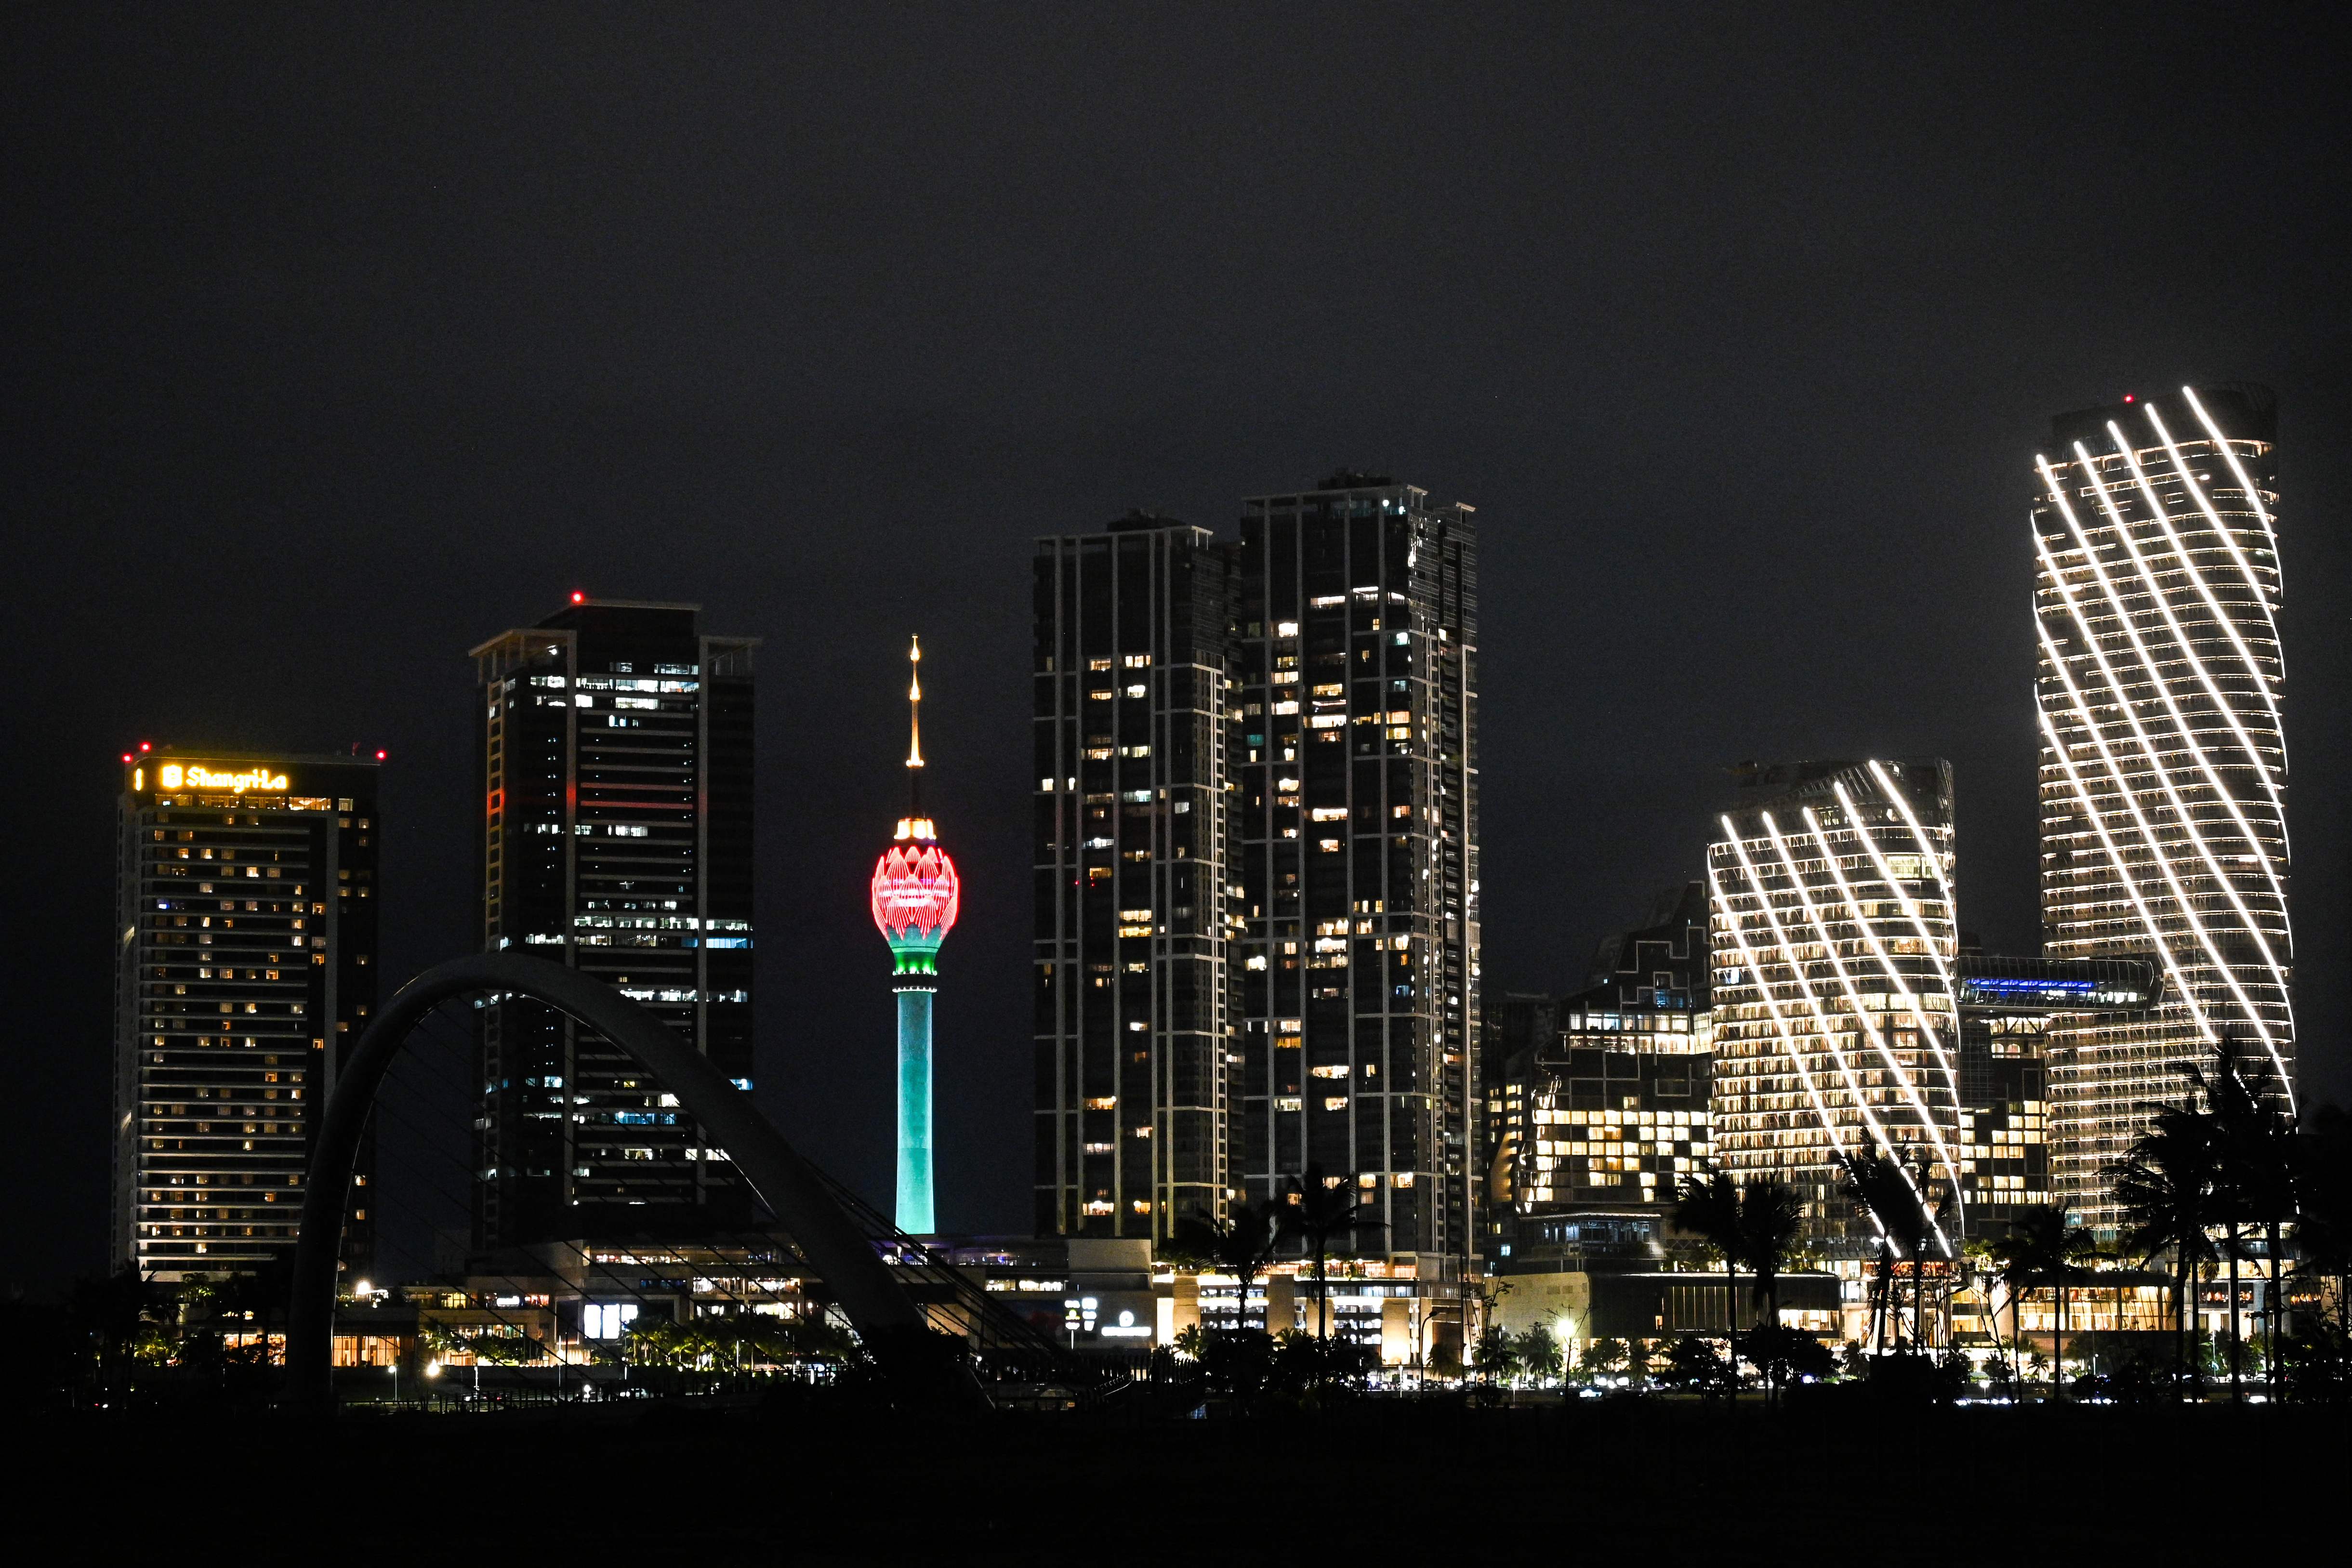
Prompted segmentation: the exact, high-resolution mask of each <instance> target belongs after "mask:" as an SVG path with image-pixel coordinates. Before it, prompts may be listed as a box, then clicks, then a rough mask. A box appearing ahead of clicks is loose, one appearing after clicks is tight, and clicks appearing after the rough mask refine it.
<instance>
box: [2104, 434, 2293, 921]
mask: <svg viewBox="0 0 2352 1568" xmlns="http://www.w3.org/2000/svg"><path fill="white" fill-rule="evenodd" d="M2107 434H2109V435H2111V436H2112V437H2114V438H2115V443H2116V448H2117V450H2119V451H2120V452H2122V454H2123V458H2124V461H2125V462H2126V464H2128V465H2130V466H2131V474H2132V481H2133V483H2134V484H2136V485H2137V486H2139V493H2140V497H2141V498H2142V499H2144V500H2145V501H2146V502H2147V509H2148V515H2149V516H2150V517H2151V518H2152V519H2153V520H2154V521H2155V523H2156V526H2157V527H2158V528H2162V529H2163V530H2164V537H2165V539H2166V540H2167V542H2168V543H2169V544H2170V545H2171V546H2172V553H2173V556H2174V558H2175V559H2178V560H2179V562H2180V569H2181V570H2182V571H2184V572H2185V573H2187V574H2188V577H2189V581H2191V582H2193V583H2195V584H2196V585H2197V591H2198V592H2199V593H2200V595H2202V596H2203V598H2204V600H2205V608H2206V609H2208V610H2209V611H2210V612H2212V614H2213V619H2214V620H2215V621H2217V622H2220V623H2221V627H2222V629H2223V630H2225V631H2227V632H2229V633H2230V636H2231V642H2232V643H2234V644H2235V645H2236V647H2237V650H2238V655H2239V657H2240V658H2242V659H2243V660H2244V661H2245V663H2246V675H2247V678H2248V679H2250V680H2252V682H2253V683H2254V685H2255V686H2256V687H2257V688H2259V689H2261V690H2263V692H2264V693H2265V695H2267V693H2268V690H2269V686H2270V683H2269V682H2268V681H2267V680H2266V679H2265V678H2264V677H2263V673H2262V672H2261V671H2260V670H2258V669H2256V668H2254V656H2253V653H2252V651H2251V650H2249V649H2248V648H2247V647H2246V645H2245V643H2244V641H2243V640H2242V639H2241V638H2239V637H2238V635H2237V626H2236V623H2235V622H2232V621H2231V619H2230V617H2229V615H2228V614H2227V613H2226V612H2224V611H2223V610H2222V608H2221V604H2220V602H2219V601H2216V600H2215V599H2214V597H2213V590H2212V587H2211V585H2210V584H2209V583H2207V582H2206V580H2205V574H2204V573H2203V572H2201V571H2200V570H2197V565H2196V563H2195V562H2194V561H2191V560H2190V559H2189V551H2188V549H2187V548H2186V546H2185V545H2184V544H2183V543H2182V541H2181V538H2180V536H2179V534H2177V533H2175V532H2174V531H2173V529H2172V524H2171V522H2170V521H2169V520H2168V519H2167V518H2166V517H2165V515H2164V503H2163V502H2162V501H2161V500H2159V499H2158V497H2157V494H2156V487H2155V486H2153V485H2151V484H2149V483H2148V478H2147V472H2146V471H2145V470H2144V469H2142V468H2141V467H2140V465H2139V457H2138V455H2137V454H2136V453H2134V452H2133V451H2132V449H2131V444H2130V443H2129V442H2127V441H2126V440H2125V439H2124V433H2123V431H2122V430H2121V429H2120V428H2119V427H2118V426H2116V424H2115V423H2113V422H2112V421H2110V422H2109V423H2108V425H2107ZM2184 477H2185V476H2184ZM2105 495H2106V492H2105V486H2101V488H2100V499H2101V502H2102V505H2105ZM2105 510H2106V513H2107V515H2108V516H2109V517H2115V516H2116V510H2115V508H2114V507H2112V506H2108V507H2105ZM2116 531H2117V532H2118V533H2119V534H2121V535H2122V537H2123V541H2124V548H2125V549H2127V550H2129V551H2130V552H2131V558H2132V564H2133V565H2134V566H2136V567H2137V568H2138V569H2139V573H2140V576H2141V578H2142V579H2143V580H2146V582H2147V590H2148V596H2149V597H2150V598H2151V599H2153V600H2155V601H2156V607H2157V609H2158V611H2159V612H2162V613H2163V616H2164V623H2165V625H2166V626H2167V627H2168V629H2169V630H2170V631H2171V632H2172V637H2173V641H2174V642H2176V643H2179V646H2180V654H2181V657H2182V658H2184V659H2186V660H2188V661H2189V668H2190V669H2192V670H2194V671H2196V672H2197V680H2198V684H2199V685H2202V686H2203V687H2204V688H2205V695H2206V696H2207V697H2209V698H2210V699H2211V701H2212V704H2213V706H2214V708H2215V710H2216V711H2217V712H2219V713H2220V714H2221V717H2222V719H2223V721H2224V722H2226V723H2227V724H2228V725H2229V727H2230V730H2231V734H2233V735H2235V736H2236V737H2238V745H2239V746H2240V747H2242V748H2243V749H2244V751H2245V754H2246V762H2247V765H2248V766H2249V767H2251V768H2253V770H2254V777H2255V778H2257V779H2261V780H2262V783H2263V793H2264V794H2266V795H2268V796H2269V797H2270V800H2271V809H2272V810H2274V811H2276V812H2277V813H2278V831H2279V844H2280V847H2281V848H2282V849H2284V848H2285V847H2286V801H2285V800H2284V798H2282V797H2281V796H2280V794H2279V789H2278V782H2277V780H2275V779H2273V778H2272V777H2271V768H2270V764H2269V763H2267V762H2265V761H2263V754H2262V752H2261V750H2260V749H2259V748H2258V747H2256V746H2255V744H2254V737H2253V736H2252V734H2250V733H2249V732H2248V731H2247V729H2246V727H2245V725H2244V724H2242V723H2241V722H2240V721H2239V718H2238V710H2237V708H2236V707H2235V706H2233V705H2232V704H2231V702H2230V700H2229V698H2228V697H2226V696H2224V695H2222V693H2221V687H2219V686H2217V685H2214V684H2213V673H2212V671H2211V670H2210V668H2209V667H2208V666H2207V664H2206V663H2205V661H2204V660H2202V659H2200V658H2199V657H2198V656H2197V651H2196V649H2195V648H2194V647H2193V646H2191V645H2190V643H2189V632H2188V629H2187V628H2186V627H2184V626H2182V625H2181V624H2180V618H2179V616H2177V615H2175V614H2173V612H2172V600H2171V596H2170V595H2169V594H2167V593H2165V592H2164V591H2162V590H2160V589H2159V588H2158V586H2157V581H2156V578H2157V573H2156V571H2155V570H2154V569H2153V568H2151V567H2150V566H2149V565H2148V563H2147V558H2145V557H2144V556H2142V555H2141V554H2140V553H2139V545H2138V543H2137V540H2135V539H2134V538H2132V537H2131V529H2130V528H2128V527H2127V526H2126V525H2125V524H2123V522H2122V521H2121V519H2120V518H2118V519H2117V523H2116ZM2255 592H2256V593H2257V594H2258V595H2259V594H2260V592H2261V590H2260V589H2259V588H2257V589H2256V590H2255ZM2176 712H2177V710H2176ZM2272 718H2273V720H2275V719H2276V718H2277V714H2276V713H2275V712H2274V713H2273V715H2272ZM2182 733H2183V734H2184V735H2185V734H2187V728H2186V726H2184V727H2183V729H2182ZM2198 751H2199V757H2198V760H2199V762H2200V764H2201V765H2202V766H2203V768H2204V770H2205V777H2206V778H2207V779H2209V780H2210V782H2211V783H2212V786H2213V790H2214V793H2216V794H2218V795H2220V796H2221V800H2222V801H2223V803H2224V804H2226V805H2227V806H2228V807H2229V808H2230V814H2231V817H2232V818H2234V819H2235V820H2236V821H2237V824H2238V831H2240V832H2242V833H2243V834H2245V836H2246V841H2247V842H2248V843H2249V844H2252V843H2255V842H2257V840H2256V839H2255V836H2254V830H2253V827H2252V824H2251V823H2250V822H2248V821H2247V820H2246V815H2245V813H2244V812H2243V811H2242V810H2239V809H2238V798H2237V797H2236V796H2235V795H2234V794H2232V793H2231V792H2230V791H2229V790H2227V789H2223V788H2222V787H2221V779H2219V778H2218V777H2217V776H2216V775H2215V773H2214V770H2213V765H2212V763H2211V762H2210V760H2208V758H2207V757H2206V756H2205V753H2204V748H2203V747H2198ZM2260 858H2261V861H2262V864H2263V874H2264V875H2265V876H2267V877H2268V878H2269V879H2270V884H2271V892H2272V894H2274V895H2275V896H2276V897H2277V899H2278V901H2279V908H2280V909H2281V910H2284V909H2285V908H2286V889H2285V888H2284V887H2283V886H2281V885H2280V883H2279V879H2278V873H2277V872H2276V871H2275V870H2273V868H2272V866H2271V862H2270V857H2269V856H2268V855H2263V856H2262V857H2260Z"/></svg>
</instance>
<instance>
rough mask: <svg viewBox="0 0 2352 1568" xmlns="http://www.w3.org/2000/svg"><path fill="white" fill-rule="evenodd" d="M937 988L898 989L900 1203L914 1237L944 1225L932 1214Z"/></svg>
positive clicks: (902, 1222)
mask: <svg viewBox="0 0 2352 1568" xmlns="http://www.w3.org/2000/svg"><path fill="white" fill-rule="evenodd" d="M932 994H933V993H932V990H931V988H930V987H929V986H924V985H911V986H908V985H902V986H900V987H899V988H898V1212H897V1214H896V1215H894V1216H893V1218H894V1220H895V1222H896V1223H897V1225H898V1228H899V1229H901V1230H903V1231H905V1232H907V1233H908V1235H910V1236H929V1234H931V1233H932V1231H934V1230H936V1229H937V1228H938V1226H937V1225H936V1224H935V1223H934V1222H933V1218H932V1213H931V997H932Z"/></svg>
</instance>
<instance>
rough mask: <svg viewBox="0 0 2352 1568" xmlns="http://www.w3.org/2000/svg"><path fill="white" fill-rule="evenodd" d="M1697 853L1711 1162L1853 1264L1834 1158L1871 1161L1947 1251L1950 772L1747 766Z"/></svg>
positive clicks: (1937, 765)
mask: <svg viewBox="0 0 2352 1568" xmlns="http://www.w3.org/2000/svg"><path fill="white" fill-rule="evenodd" d="M1743 782H1744V784H1745V787H1746V788H1745V793H1746V795H1747V796H1748V799H1747V800H1743V801H1742V803H1741V804H1740V806H1739V807H1738V810H1734V811H1732V812H1731V813H1729V814H1728V815H1726V816H1725V817H1723V818H1722V819H1721V820H1720V821H1721V828H1722V836H1721V837H1720V838H1718V839H1717V841H1715V842H1714V843H1713V844H1712V845H1710V846H1709V847H1708V851H1707V878H1708V882H1709V884H1710V889H1711V894H1712V898H1713V904H1714V938H1713V944H1712V945H1713V947H1714V959H1715V987H1714V1000H1715V1050H1716V1061H1715V1096H1716V1099H1715V1124H1716V1135H1715V1150H1716V1163H1717V1166H1720V1167H1721V1168H1722V1169H1724V1170H1727V1171H1728V1172H1730V1173H1731V1174H1732V1175H1733V1176H1736V1177H1738V1178H1739V1179H1741V1180H1743V1181H1744V1180H1746V1179H1748V1178H1749V1177H1751V1176H1771V1177H1776V1178H1778V1179H1779V1180H1780V1181H1783V1182H1786V1183H1788V1184H1789V1185H1790V1186H1792V1187H1794V1188H1795V1189H1796V1190H1797V1195H1798V1197H1800V1198H1801V1199H1802V1200H1803V1202H1804V1204H1805V1211H1806V1216H1807V1218H1808V1220H1809V1221H1810V1222H1811V1230H1812V1233H1813V1235H1814V1236H1815V1238H1816V1239H1817V1240H1818V1241H1819V1242H1821V1243H1822V1245H1823V1247H1824V1249H1826V1250H1827V1251H1829V1252H1830V1253H1831V1254H1832V1256H1843V1257H1844V1258H1848V1259H1851V1258H1853V1257H1855V1256H1858V1254H1859V1250H1860V1248H1861V1246H1862V1245H1864V1244H1866V1242H1867V1241H1868V1239H1869V1238H1870V1237H1871V1236H1872V1235H1873V1234H1874V1225H1873V1224H1872V1222H1871V1217H1870V1216H1868V1215H1867V1214H1864V1213H1862V1212H1860V1211H1858V1210H1857V1209H1856V1208H1855V1207H1854V1206H1853V1205H1852V1204H1851V1203H1849V1202H1847V1201H1846V1199H1845V1197H1843V1183H1842V1179H1841V1178H1842V1174H1843V1173H1842V1171H1841V1167H1840V1161H1841V1159H1842V1158H1850V1157H1855V1156H1863V1157H1866V1156H1868V1155H1872V1154H1879V1155H1886V1156H1888V1157H1890V1158H1892V1159H1894V1160H1895V1161H1897V1162H1899V1163H1900V1165H1901V1166H1902V1167H1903V1169H1904V1172H1905V1175H1906V1179H1907V1180H1908V1181H1909V1182H1910V1183H1911V1185H1912V1187H1913V1189H1914V1191H1915V1192H1916V1194H1917V1195H1918V1197H1919V1198H1920V1199H1921V1200H1922V1201H1923V1203H1924V1205H1925V1207H1927V1209H1928V1210H1929V1211H1930V1212H1937V1211H1939V1210H1940V1213H1938V1214H1937V1226H1936V1228H1937V1237H1938V1239H1939V1241H1940V1243H1941V1245H1939V1246H1937V1248H1936V1250H1937V1251H1940V1252H1942V1253H1943V1254H1944V1255H1945V1256H1950V1255H1951V1249H1952V1248H1953V1247H1954V1246H1956V1245H1957V1242H1958V1230H1959V1224H1960V1222H1961V1220H1962V1218H1963V1217H1962V1216H1961V1215H1960V1214H1958V1204H1959V1201H1960V1197H1961V1195H1960V1193H1959V1192H1958V1176H1959V1165H1958V1153H1957V1149H1958V1128H1959V1117H1958V1082H1957V1078H1956V1071H1955V1070H1956V1066H1957V1062H1958V1051H1959V1040H1958V1029H1957V1020H1956V1017H1955V1014H1954V1010H1953V1005H1952V997H1953V990H1954V985H1953V979H1952V960H1953V958H1954V957H1955V956H1957V954H1958V933H1957V930H1956V927H1955V925H1954V924H1953V894H1952V870H1953V859H1952V774H1951V767H1950V765H1949V764H1948V763H1946V762H1943V761H1941V760H1909V761H1895V762H1879V761H1866V762H1800V763H1789V764H1783V765H1780V766H1776V767H1771V768H1753V769H1751V770H1749V771H1748V773H1747V775H1746V778H1745V779H1744V780H1743Z"/></svg>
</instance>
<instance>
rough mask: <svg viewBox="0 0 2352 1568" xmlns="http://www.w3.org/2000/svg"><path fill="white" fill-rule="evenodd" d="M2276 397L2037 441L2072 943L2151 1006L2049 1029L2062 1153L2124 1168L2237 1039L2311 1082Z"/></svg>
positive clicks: (2287, 1074)
mask: <svg viewBox="0 0 2352 1568" xmlns="http://www.w3.org/2000/svg"><path fill="white" fill-rule="evenodd" d="M2276 426H2277V419H2276V410H2275V404H2274V402H2273V399H2272V397H2271V394H2270V393H2269V392H2267V391H2265V390H2263V389H2262V388H2257V387H2248V386H2228V387H2215V388H2208V389H2204V390H2201V391H2200V390H2198V389H2192V388H2186V387H2184V388H2182V389H2181V391H2180V392H2179V394H2178V395H2166V396H2162V397H2157V398H2151V399H2147V400H2145V401H2139V400H2134V401H2133V402H2126V403H2122V404H2117V405H2115V406H2113V407H2108V408H2098V409H2089V410H2084V411H2083V412H2080V413H2071V414H2065V415H2062V416H2061V417H2060V418H2058V419H2057V420H2056V421H2055V422H2054V424H2053V430H2052V441H2051V445H2052V450H2051V451H2050V452H2049V453H2047V454H2045V455H2042V457H2041V458H2039V459H2038V460H2037V463H2036V478H2037V481H2038V485H2037V491H2038V493H2037V497H2036V499H2035V502H2034V506H2033V514H2032V518H2033V538H2034V550H2035V560H2036V569H2037V570H2036V577H2035V583H2034V617H2035V626H2036V632H2037V635H2038V638H2039V643H2040V649H2041V661H2040V665H2039V668H2038V671H2037V675H2036V682H2035V690H2036V696H2037V698H2038V701H2039V706H2040V709H2041V726H2042V754H2041V775H2040V784H2041V813H2042V937H2043V949H2042V950H2043V952H2044V954H2045V955H2047V956H2051V957H2055V958H2140V959H2145V960H2147V961H2149V962H2152V963H2153V964H2154V965H2155V966H2156V967H2157V969H2158V976H2159V981H2160V984H2161V986H2162V995H2161V998H2160V1002H2159V1005H2158V1007H2157V1009H2155V1010H2154V1011H2153V1012H2152V1013H2150V1014H2147V1015H2146V1016H2143V1017H2134V1018H2128V1019H2123V1018H2115V1017H2108V1016H2100V1015H2078V1016H2067V1017H2062V1018H2060V1019H2057V1020H2056V1021H2055V1022H2053V1027H2052V1030H2051V1032H2050V1045H2051V1068H2052V1071H2053V1088H2052V1101H2053V1109H2054V1129H2053V1131H2054V1145H2055V1147H2054V1151H2053V1175H2054V1179H2055V1182H2056V1186H2057V1190H2058V1192H2059V1194H2060V1195H2061V1197H2063V1201H2065V1202H2066V1203H2067V1204H2068V1205H2069V1206H2070V1207H2074V1208H2075V1209H2076V1210H2078V1211H2079V1212H2080V1213H2081V1215H2082V1216H2083V1217H2084V1219H2085V1221H2086V1222H2088V1223H2090V1224H2092V1225H2093V1226H2094V1227H2095V1228H2100V1229H2103V1230H2108V1229H2112V1228H2114V1226H2115V1223H2116V1217H2115V1215H2114V1213H2113V1211H2112V1208H2111V1207H2110V1203H2109V1200H2108V1198H2107V1197H2106V1182H2105V1170H2106V1168H2107V1167H2108V1166H2110V1165H2111V1164H2113V1163H2114V1162H2115V1161H2116V1160H2117V1159H2119V1158H2120V1157H2122V1155H2123V1154H2124V1151H2125V1150H2126V1148H2128V1147H2129V1145H2130V1144H2131V1141H2132V1139H2133V1138H2134V1137H2136V1136H2137V1134H2138V1133H2139V1132H2140V1131H2141V1130H2142V1129H2143V1128H2144V1126H2145V1125H2146V1124H2147V1116H2148V1114H2149V1110H2148V1107H2149V1106H2150V1105H2151V1104H2153V1103H2158V1102H2162V1101H2167V1100H2178V1099H2179V1097H2180V1096H2181V1094H2182V1093H2183V1092H2184V1084H2185V1082H2186V1081H2185V1078H2184V1072H2183V1070H2184V1069H2185V1068H2186V1067H2187V1066H2188V1065H2189V1064H2190V1063H2191V1062H2193V1061H2197V1060H2199V1059H2200V1058H2210V1054H2211V1052H2212V1051H2213V1049H2214V1047H2215V1046H2216V1044H2218V1043H2219V1042H2220V1041H2221V1040H2224V1039H2227V1040H2231V1041H2232V1042H2233V1043H2234V1044H2235V1045H2236V1046H2238V1047H2239V1048H2240V1049H2241V1051H2242V1055H2243V1057H2244V1059H2245V1060H2246V1061H2247V1062H2248V1064H2249V1065H2250V1066H2252V1067H2256V1068H2260V1069H2264V1070H2267V1071H2268V1073H2269V1075H2270V1079H2271V1082H2272V1084H2273V1088H2274V1090H2275V1092H2277V1093H2278V1094H2279V1095H2280V1096H2281V1097H2282V1098H2285V1099H2288V1100H2290V1101H2291V1098H2292V1083H2293V1078H2294V1048H2295V1047H2294V1015H2293V1011H2292V1009H2291V1006H2290V998H2289V979H2290V967H2291V965H2292V963H2293V959H2294V952H2293V937H2292V934H2291V932H2290V930H2289V927H2288V921H2287V884H2288V843H2287V827H2286V765H2287V764H2286V747H2285V737H2284V727H2283V725H2282V723H2281V719H2280V702H2281V687H2282V677H2283V668H2284V667H2283V664H2282V662H2281V654H2280V648H2279V639H2278V627H2277V612H2278V605H2279V599H2280V581H2279V559H2278V538H2277V534H2276V529H2275V521H2274V517H2275V512H2276V507H2277V504H2278V496H2277V490H2276V474H2277V462H2276V448H2275V446H2274V444H2273V443H2274V439H2275V434H2276Z"/></svg>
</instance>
